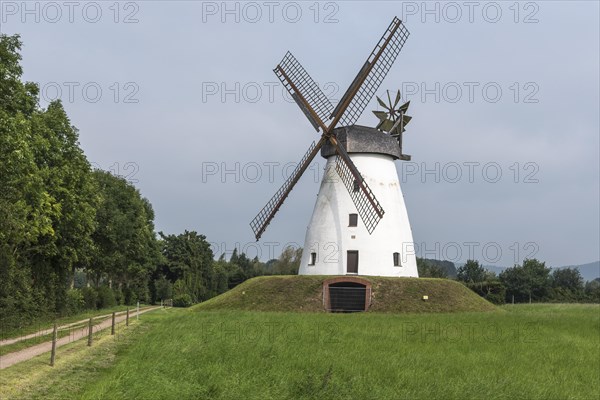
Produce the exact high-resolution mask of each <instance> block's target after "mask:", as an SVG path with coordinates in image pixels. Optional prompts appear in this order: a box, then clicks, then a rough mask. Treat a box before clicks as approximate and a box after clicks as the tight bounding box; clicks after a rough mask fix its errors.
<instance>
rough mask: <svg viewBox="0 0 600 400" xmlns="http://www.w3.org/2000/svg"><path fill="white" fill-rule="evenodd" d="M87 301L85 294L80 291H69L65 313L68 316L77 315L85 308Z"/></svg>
mask: <svg viewBox="0 0 600 400" xmlns="http://www.w3.org/2000/svg"><path fill="white" fill-rule="evenodd" d="M85 305H86V303H85V299H84V298H83V293H81V290H79V289H69V290H68V291H67V300H66V304H65V311H66V312H67V314H68V315H72V314H77V313H78V312H80V311H81V310H83V309H84V308H85Z"/></svg>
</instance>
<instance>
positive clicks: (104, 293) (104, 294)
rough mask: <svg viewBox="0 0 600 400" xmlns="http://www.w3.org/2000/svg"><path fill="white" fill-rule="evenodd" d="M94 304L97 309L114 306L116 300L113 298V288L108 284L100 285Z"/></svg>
mask: <svg viewBox="0 0 600 400" xmlns="http://www.w3.org/2000/svg"><path fill="white" fill-rule="evenodd" d="M96 305H97V306H98V308H99V309H100V308H108V307H114V306H116V305H117V300H116V299H115V293H114V292H113V290H112V289H111V288H109V287H108V286H100V287H99V288H98V300H97V303H96Z"/></svg>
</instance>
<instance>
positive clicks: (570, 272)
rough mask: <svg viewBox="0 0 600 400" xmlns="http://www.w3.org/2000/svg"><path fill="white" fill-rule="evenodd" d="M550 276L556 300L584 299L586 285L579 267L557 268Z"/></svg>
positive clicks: (553, 295) (553, 296)
mask: <svg viewBox="0 0 600 400" xmlns="http://www.w3.org/2000/svg"><path fill="white" fill-rule="evenodd" d="M550 278H551V285H552V292H553V293H552V298H553V299H554V300H561V301H578V300H582V299H583V297H584V291H585V286H584V284H583V278H582V277H581V273H580V272H579V270H578V269H577V268H560V269H555V270H554V271H552V275H551V277H550Z"/></svg>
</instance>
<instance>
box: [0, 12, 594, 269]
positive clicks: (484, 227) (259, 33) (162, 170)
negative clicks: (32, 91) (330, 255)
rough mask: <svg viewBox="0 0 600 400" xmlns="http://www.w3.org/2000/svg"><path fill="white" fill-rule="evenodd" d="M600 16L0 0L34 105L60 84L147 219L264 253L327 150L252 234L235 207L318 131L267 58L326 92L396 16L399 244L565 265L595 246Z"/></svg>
mask: <svg viewBox="0 0 600 400" xmlns="http://www.w3.org/2000/svg"><path fill="white" fill-rule="evenodd" d="M599 15H600V10H599V2H596V1H582V2H572V1H569V2H567V1H534V2H515V1H508V2H487V1H484V2H478V1H474V2H433V1H432V2H422V1H416V2H393V1H385V2H377V1H338V2H331V1H329V2H315V1H309V2H286V1H284V2H279V1H264V2H263V1H258V2H221V1H218V2H210V1H209V2H200V1H121V2H118V1H96V2H88V1H71V2H66V1H64V2H63V1H57V2H22V1H0V32H2V33H6V34H15V33H18V34H20V35H21V39H22V41H23V43H24V45H23V50H22V56H23V61H22V65H23V68H24V77H23V79H24V80H27V81H34V82H38V83H39V85H40V89H41V100H40V105H41V106H42V107H45V106H47V104H48V102H49V101H51V100H54V99H61V100H62V102H63V104H64V106H65V108H66V110H67V113H68V115H69V116H70V118H71V122H72V124H73V125H75V126H76V127H77V128H78V129H79V133H80V143H81V146H82V148H83V149H84V151H85V153H86V155H87V157H88V159H89V160H90V162H91V163H92V165H93V166H94V167H96V168H102V169H105V170H110V171H112V172H113V173H115V174H118V175H121V176H124V177H125V178H126V179H128V180H129V181H130V182H132V183H133V184H135V186H136V187H138V188H139V190H140V191H141V193H142V195H143V196H144V197H146V198H148V199H149V200H150V202H151V203H152V205H153V207H154V210H155V213H156V219H155V224H156V230H157V231H162V232H164V233H166V234H177V233H181V232H183V231H184V230H186V229H187V230H195V231H197V232H199V233H201V234H204V235H205V236H206V237H207V240H208V241H209V242H210V243H211V247H212V249H213V252H214V253H215V254H216V256H219V255H220V254H221V253H225V254H231V252H232V251H233V249H234V248H236V247H237V248H238V249H239V250H241V251H244V252H246V253H247V254H248V255H249V256H251V257H254V256H259V258H260V259H262V260H263V261H266V260H268V259H270V258H275V257H277V256H278V255H279V254H280V252H281V250H282V249H283V248H284V247H285V246H288V245H289V246H293V247H299V246H302V245H303V241H304V235H305V233H306V228H307V224H308V221H309V219H310V216H311V213H312V211H313V207H314V202H315V199H316V194H317V192H318V190H319V183H320V179H321V177H322V175H323V168H324V166H325V160H324V159H323V158H321V157H320V156H318V157H317V158H316V159H315V161H314V162H313V164H312V165H311V167H310V168H309V169H308V171H307V173H306V174H305V175H304V176H303V178H302V179H301V181H300V182H299V184H298V185H297V186H296V187H295V189H294V190H293V192H292V193H291V195H290V197H289V198H288V199H287V200H286V202H285V204H284V206H283V208H282V209H281V211H280V212H279V213H278V214H277V216H276V217H275V219H274V220H273V222H272V223H271V225H270V226H269V228H268V229H267V231H266V233H265V234H264V235H263V238H262V239H261V241H260V242H258V243H257V242H256V241H255V240H254V237H253V233H252V230H251V229H250V227H249V222H250V220H252V218H253V217H254V216H255V215H256V214H257V213H258V211H260V209H261V208H262V207H263V206H264V204H265V203H266V202H267V201H268V200H269V199H270V198H271V196H272V195H273V194H274V193H275V191H276V190H277V189H278V188H279V186H280V185H281V184H282V183H283V182H284V180H285V178H286V177H287V174H289V173H291V171H292V170H293V168H294V166H295V163H297V162H298V161H299V160H300V158H301V157H302V156H303V154H304V153H305V151H306V149H307V148H308V147H309V145H310V143H311V142H312V141H313V140H316V139H318V133H317V132H315V130H314V129H313V128H312V126H311V125H310V123H309V122H308V121H307V120H306V118H305V117H304V115H303V114H302V112H301V111H300V110H299V109H298V107H297V106H296V105H295V104H294V103H293V102H292V100H291V99H290V97H289V96H287V94H286V93H285V90H284V89H283V87H282V86H281V85H280V84H279V83H278V80H277V78H276V76H275V75H274V74H273V72H272V70H273V68H274V67H275V66H276V65H277V63H278V62H279V61H280V60H281V58H282V57H283V56H284V55H285V52H286V51H288V50H289V51H291V52H292V53H293V54H294V55H295V57H296V58H297V59H298V60H299V61H300V63H301V64H302V65H303V66H304V67H305V68H306V70H307V71H308V72H309V73H310V75H311V76H312V78H313V79H314V80H315V81H316V82H317V83H319V85H320V86H321V88H322V89H323V91H324V92H325V94H326V95H327V96H328V97H329V98H330V99H331V100H332V102H333V103H334V104H335V103H336V101H337V100H339V99H340V97H341V96H342V94H343V93H344V91H345V90H346V87H347V86H348V85H349V84H350V82H351V81H352V79H353V78H354V76H355V75H356V73H357V72H358V70H359V69H360V67H361V66H362V64H363V63H364V61H365V60H366V58H367V56H368V55H369V54H370V52H371V50H372V49H373V47H374V46H375V44H376V43H377V41H378V40H379V38H380V37H381V35H382V34H383V32H384V31H385V29H386V28H387V26H388V25H389V23H390V22H391V20H392V18H393V17H394V16H398V17H399V18H400V19H402V20H403V21H404V23H405V25H406V27H407V28H408V30H409V31H410V37H409V38H408V40H407V42H406V44H405V46H404V48H403V49H402V51H401V52H400V55H399V56H398V59H397V60H396V62H395V64H394V65H393V67H392V69H391V70H390V72H389V74H388V76H387V77H386V79H385V80H384V81H383V83H382V85H381V87H380V88H379V90H378V91H377V95H379V96H385V93H386V90H391V91H396V90H398V89H400V90H402V92H403V96H404V98H405V99H406V100H410V101H411V104H410V113H409V114H410V115H411V116H412V117H413V120H412V121H411V123H410V125H409V126H408V127H407V133H406V134H405V137H404V153H407V154H410V155H412V160H411V161H410V162H406V161H404V162H402V161H398V162H397V163H396V166H397V170H398V174H399V179H400V182H401V185H402V191H403V194H404V198H405V202H406V206H407V210H408V214H409V218H410V221H411V226H412V230H413V236H414V241H415V244H416V247H417V255H420V256H423V257H427V258H436V259H447V260H450V261H454V262H464V261H465V260H466V259H469V258H473V259H477V260H479V261H480V262H481V263H483V264H488V265H500V266H512V265H513V264H515V263H521V262H522V260H523V259H524V258H538V259H540V260H542V261H545V262H546V263H547V265H549V266H563V265H575V264H583V263H588V262H591V261H595V260H598V259H600V254H599V253H600V249H599V246H600V245H599V243H600V215H599V204H600V187H599V181H600V179H599V174H600V172H599V171H600V164H599V159H600V156H599V151H600V150H599V149H600V143H599V132H600V116H599V110H600V104H599V103H600V101H599V92H600V82H599V71H600V65H599V58H600V56H599V51H600V50H599V49H600V43H599V37H600V32H599V25H600V22H599ZM377 107H378V105H377V103H376V101H375V99H373V100H372V102H371V103H370V104H369V106H368V107H367V108H366V110H365V112H364V113H363V114H362V117H361V118H360V119H359V121H358V123H359V124H362V125H367V126H375V125H376V123H377V120H376V118H375V117H374V116H373V114H372V113H371V110H376V109H377Z"/></svg>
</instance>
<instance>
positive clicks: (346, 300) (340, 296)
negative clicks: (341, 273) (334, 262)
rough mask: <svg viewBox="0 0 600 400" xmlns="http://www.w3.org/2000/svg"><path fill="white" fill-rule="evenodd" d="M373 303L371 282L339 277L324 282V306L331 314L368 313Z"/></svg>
mask: <svg viewBox="0 0 600 400" xmlns="http://www.w3.org/2000/svg"><path fill="white" fill-rule="evenodd" d="M370 303H371V282H369V281H367V280H365V279H360V278H351V277H339V278H332V279H328V280H326V281H324V282H323V305H324V306H325V309H326V310H327V311H330V312H361V311H367V310H368V309H369V305H370Z"/></svg>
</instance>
